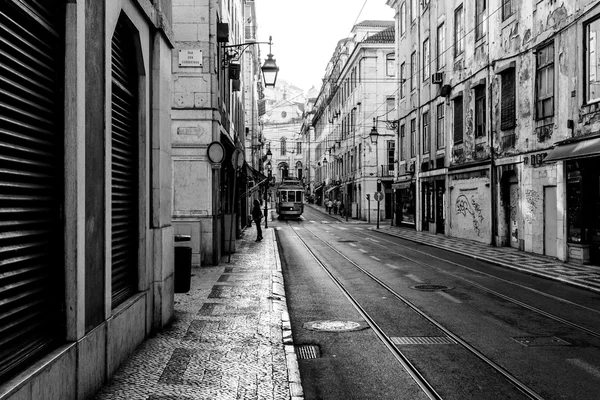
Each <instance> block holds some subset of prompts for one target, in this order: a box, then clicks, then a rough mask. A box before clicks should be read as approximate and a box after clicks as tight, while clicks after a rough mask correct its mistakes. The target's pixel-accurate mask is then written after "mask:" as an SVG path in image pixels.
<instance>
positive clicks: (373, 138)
mask: <svg viewBox="0 0 600 400" xmlns="http://www.w3.org/2000/svg"><path fill="white" fill-rule="evenodd" d="M369 137H370V138H371V143H373V144H375V168H377V171H376V174H375V177H376V179H377V181H378V182H379V152H378V151H377V139H379V132H377V120H376V119H375V118H373V128H371V132H370V133H369ZM377 186H379V185H377ZM378 189H379V188H378ZM378 192H379V191H378ZM380 204H381V201H380V200H379V197H378V198H377V229H379V214H380V208H379V207H380Z"/></svg>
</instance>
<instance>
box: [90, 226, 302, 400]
mask: <svg viewBox="0 0 600 400" xmlns="http://www.w3.org/2000/svg"><path fill="white" fill-rule="evenodd" d="M263 235H264V238H265V239H264V240H263V241H262V242H254V238H255V237H256V230H255V228H254V227H252V228H250V229H247V230H246V231H245V232H244V235H243V236H244V237H243V238H242V239H240V240H238V241H237V243H236V245H237V252H236V253H234V254H232V256H231V261H230V263H227V256H226V257H224V258H223V260H222V263H221V265H220V266H218V267H202V268H195V269H193V271H192V273H193V274H194V276H193V277H192V286H191V290H190V292H189V293H185V294H176V295H175V318H174V321H173V323H172V325H171V326H170V327H169V328H167V329H165V330H164V331H162V332H160V333H159V334H157V335H156V336H154V337H152V338H149V339H148V340H146V341H145V342H144V343H143V344H142V345H141V346H140V348H139V349H138V350H137V351H136V353H135V354H134V355H133V356H132V357H131V358H130V359H129V360H128V361H127V362H126V363H125V364H124V365H123V366H122V367H121V368H120V369H119V370H118V371H117V373H116V374H115V375H114V376H113V378H112V380H111V381H110V382H109V384H108V385H106V386H105V387H104V388H102V390H101V391H100V392H99V393H98V394H97V396H96V400H113V399H127V400H135V399H139V400H176V399H177V400H191V399H211V400H213V399H265V400H268V399H273V400H279V399H293V400H300V399H302V398H303V394H302V387H301V385H300V375H299V372H298V363H297V359H296V354H295V352H294V346H293V343H292V335H291V328H290V323H289V316H288V313H287V304H286V300H285V292H284V288H283V277H282V274H281V264H280V261H279V255H278V252H277V246H276V243H275V235H274V233H273V230H272V229H267V230H263Z"/></svg>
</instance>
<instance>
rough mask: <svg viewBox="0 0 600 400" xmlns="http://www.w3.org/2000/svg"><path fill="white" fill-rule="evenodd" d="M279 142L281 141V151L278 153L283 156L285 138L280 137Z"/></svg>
mask: <svg viewBox="0 0 600 400" xmlns="http://www.w3.org/2000/svg"><path fill="white" fill-rule="evenodd" d="M280 142H281V149H280V151H281V153H280V154H281V155H282V156H285V153H286V149H285V138H281V141H280Z"/></svg>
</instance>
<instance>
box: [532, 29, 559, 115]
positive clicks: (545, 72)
mask: <svg viewBox="0 0 600 400" xmlns="http://www.w3.org/2000/svg"><path fill="white" fill-rule="evenodd" d="M549 49H551V51H548V53H547V54H548V55H549V56H546V62H543V63H540V59H541V58H542V57H543V55H544V54H546V50H549ZM555 52H556V51H555V46H554V42H553V41H552V42H550V43H546V44H544V45H543V46H541V47H538V48H537V50H536V52H535V59H536V61H535V116H536V119H537V120H541V119H545V118H550V117H553V116H554V111H555V104H554V103H555V102H554V92H555V87H556V85H555V79H556V73H555V71H554V63H555V60H554V59H555ZM550 70H551V74H550V72H549V71H550ZM548 76H550V77H551V80H548V79H547V78H548ZM544 78H545V80H546V83H548V82H552V93H551V94H548V93H543V94H542V90H543V88H542V87H541V85H542V83H543V81H544ZM547 91H548V89H547V88H546V90H544V92H547ZM548 100H551V102H552V110H551V112H550V113H549V114H546V113H545V112H544V108H545V107H544V104H545V102H547V101H548ZM540 104H541V107H542V112H541V113H540Z"/></svg>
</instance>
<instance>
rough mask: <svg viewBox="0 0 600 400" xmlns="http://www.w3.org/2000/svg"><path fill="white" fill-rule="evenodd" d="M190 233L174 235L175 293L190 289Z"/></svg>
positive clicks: (185, 291)
mask: <svg viewBox="0 0 600 400" xmlns="http://www.w3.org/2000/svg"><path fill="white" fill-rule="evenodd" d="M191 240H192V238H191V236H190V235H175V272H174V281H175V293H187V292H189V291H190V283H191V279H192V247H191V245H190V241H191Z"/></svg>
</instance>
